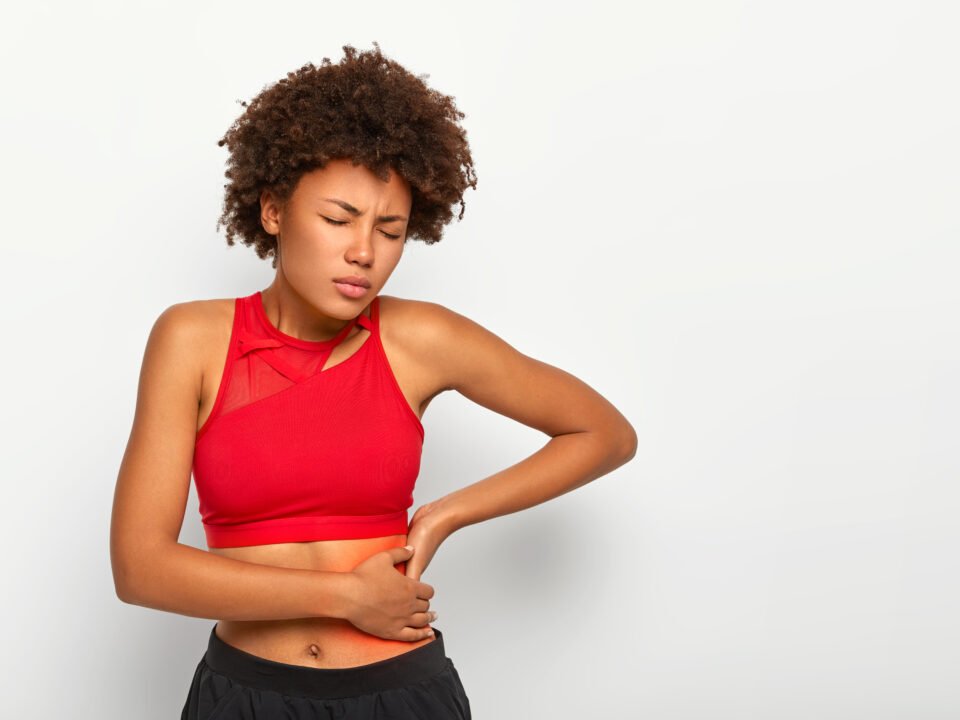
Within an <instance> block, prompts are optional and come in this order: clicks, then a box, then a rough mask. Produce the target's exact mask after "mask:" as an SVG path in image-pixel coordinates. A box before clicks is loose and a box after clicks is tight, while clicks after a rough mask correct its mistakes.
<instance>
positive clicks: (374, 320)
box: [356, 295, 380, 334]
mask: <svg viewBox="0 0 960 720" xmlns="http://www.w3.org/2000/svg"><path fill="white" fill-rule="evenodd" d="M379 309H380V296H379V295H377V296H376V297H375V298H374V299H373V300H372V301H371V302H370V316H369V317H367V316H366V315H364V314H363V313H360V314H359V315H357V317H356V323H357V325H359V326H360V327H362V328H364V329H365V330H369V331H370V333H371V334H376V332H377V330H378V329H379V328H380V313H379Z"/></svg>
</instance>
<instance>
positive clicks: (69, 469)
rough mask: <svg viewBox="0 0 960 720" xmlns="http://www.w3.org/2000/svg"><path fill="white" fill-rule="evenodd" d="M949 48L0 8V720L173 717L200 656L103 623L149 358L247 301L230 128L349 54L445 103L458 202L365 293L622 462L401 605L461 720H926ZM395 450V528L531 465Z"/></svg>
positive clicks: (462, 538)
mask: <svg viewBox="0 0 960 720" xmlns="http://www.w3.org/2000/svg"><path fill="white" fill-rule="evenodd" d="M958 31H960V12H958V10H957V6H956V5H955V4H953V3H948V2H942V3H931V2H910V3H908V2H850V1H847V0H830V1H829V2H746V1H744V2H730V1H726V2H687V1H680V2H669V3H668V2H658V3H639V4H626V3H613V2H609V1H603V2H589V3H581V4H578V5H577V6H576V7H572V6H568V5H566V4H557V3H538V4H516V3H493V2H486V3H484V4H483V5H481V4H478V3H469V4H468V3H456V4H455V3H449V2H432V3H395V2H391V3H379V2H369V0H367V1H365V2H355V3H349V2H341V3H274V4H267V3H240V2H231V3H226V2H216V3H214V2H206V3H170V2H164V3H160V2H155V3H143V2H139V3H134V2H124V3H120V2H116V3H108V2H93V3H91V2H86V3H67V2H56V3H54V2H42V1H34V2H30V3H20V4H19V5H18V7H17V8H16V9H15V10H11V9H7V10H6V11H5V12H4V18H3V21H2V23H0V54H2V61H3V62H2V70H0V72H2V81H3V102H2V113H0V122H2V126H0V142H2V143H3V146H2V158H3V161H2V170H0V173H2V183H3V185H2V191H3V199H4V208H5V212H4V218H3V220H4V230H3V249H4V262H3V264H2V267H3V280H4V282H3V291H4V297H3V309H4V314H3V318H2V322H3V341H2V346H3V353H2V362H3V377H4V378H5V380H6V383H5V390H4V399H3V402H2V417H0V422H2V427H0V431H2V437H3V445H4V449H3V454H2V463H3V466H2V467H0V473H2V478H3V488H4V499H5V502H4V503H3V522H2V532H3V547H4V550H5V552H4V576H5V577H4V582H3V585H4V592H3V593H2V597H3V599H2V601H0V602H2V617H3V622H4V627H3V651H2V662H3V666H2V668H0V673H2V677H3V678H4V689H3V692H2V693H0V715H2V716H3V717H9V718H14V717H30V718H60V717H71V718H74V719H76V720H79V719H86V718H98V719H99V718H150V719H152V718H157V719H160V718H172V717H178V716H179V712H180V709H181V707H182V704H183V701H184V698H185V697H186V692H187V689H188V686H189V683H190V680H191V678H192V674H193V670H194V668H195V666H196V663H197V661H198V660H199V658H200V655H201V654H202V652H203V650H204V648H205V643H206V640H207V635H208V632H209V628H210V627H211V625H212V623H213V621H212V620H207V619H202V618H191V617H185V616H180V615H174V614H169V613H164V612H160V611H156V610H150V609H147V608H143V607H138V606H133V605H127V604H124V603H122V602H121V601H120V600H118V599H117V597H116V596H115V594H114V588H113V581H112V577H111V571H110V565H109V555H108V538H109V532H108V531H109V523H110V510H111V502H112V496H113V489H114V483H115V481H116V475H117V471H118V467H119V463H120V459H121V456H122V453H123V450H124V447H125V444H126V440H127V435H128V433H129V430H130V423H131V420H132V416H133V409H134V402H135V399H136V398H135V393H136V382H137V376H138V373H139V366H140V360H141V358H142V353H143V349H144V344H145V341H146V338H147V334H148V332H149V329H150V327H151V325H152V323H153V321H154V320H155V319H156V317H157V315H158V314H159V313H160V312H161V311H162V310H163V309H164V308H165V307H167V306H169V305H171V304H173V303H176V302H182V301H186V300H192V299H200V298H212V297H235V296H237V295H241V294H249V293H251V292H253V291H254V290H256V289H258V288H264V287H266V286H267V285H268V284H269V282H270V279H271V277H272V274H273V270H272V269H271V268H270V266H269V261H261V260H259V259H257V258H256V256H255V254H254V253H253V251H252V249H249V248H246V247H244V246H241V245H238V246H235V247H233V248H228V247H227V245H226V243H225V240H224V236H223V234H222V231H220V232H218V231H216V230H215V228H214V226H215V223H216V219H217V217H218V216H219V213H220V204H221V201H222V190H223V183H224V182H225V178H224V177H223V170H224V163H225V160H226V157H227V151H226V148H220V147H218V146H217V144H216V142H217V140H218V139H219V138H220V137H221V136H222V134H223V133H224V132H225V130H226V129H227V127H229V125H230V123H231V122H232V121H233V119H234V118H235V117H236V116H237V115H239V114H240V113H241V112H242V110H243V108H242V107H241V106H240V105H239V104H238V102H237V101H238V100H240V99H245V100H249V99H251V98H252V97H253V96H254V95H256V94H257V93H258V92H259V91H260V90H261V89H262V88H263V87H264V86H265V85H267V84H269V83H273V82H275V81H276V80H277V79H279V78H281V77H283V76H284V75H285V73H286V72H288V71H291V70H293V69H295V68H298V67H300V66H301V65H303V64H305V63H306V62H314V63H315V64H319V62H320V61H321V58H322V57H324V56H329V57H330V58H331V59H332V60H333V61H334V62H338V61H339V60H340V58H341V57H342V51H341V47H342V45H344V44H351V45H353V46H354V47H356V48H358V49H360V50H364V49H369V48H371V47H372V41H374V40H377V41H379V43H380V45H381V47H382V49H383V51H384V52H385V53H386V54H387V55H388V56H390V57H392V58H394V59H396V60H397V61H399V62H400V63H402V64H403V65H404V66H405V67H407V68H408V69H410V70H411V71H413V72H415V73H427V74H429V79H428V82H429V84H430V85H431V86H433V87H435V88H437V89H439V90H441V91H442V92H445V93H448V94H452V95H454V96H455V97H456V100H457V104H458V106H459V107H460V109H461V110H463V111H464V112H465V113H466V118H465V119H464V121H463V123H464V126H465V127H466V128H467V131H468V137H469V140H470V142H471V147H472V151H473V154H474V159H475V162H476V170H477V174H478V178H479V181H478V186H477V189H476V191H473V190H471V191H468V193H467V195H466V202H467V207H466V213H465V216H464V219H463V221H461V222H459V223H457V222H454V223H453V224H452V225H451V226H449V227H448V229H447V231H446V235H445V237H444V239H443V241H442V242H441V243H439V244H437V245H434V246H432V247H427V246H425V245H423V244H422V243H412V244H411V245H410V246H408V248H407V251H406V254H405V257H404V259H403V261H402V262H401V264H400V266H399V268H398V269H397V272H396V273H395V275H394V276H393V278H392V279H391V281H390V283H389V284H388V286H387V288H385V292H386V293H387V294H393V295H399V296H402V297H413V298H419V299H426V300H431V301H434V302H439V303H442V304H444V305H446V306H448V307H450V308H451V309H454V310H456V311H458V312H460V313H462V314H464V315H467V316H468V317H471V318H472V319H474V320H476V321H477V322H479V323H481V324H483V325H484V326H485V327H487V328H488V329H490V330H492V331H493V332H495V333H497V334H498V335H500V336H501V337H503V338H504V339H506V340H507V341H508V342H510V343H511V344H513V345H514V346H515V347H517V348H518V349H519V350H521V351H522V352H525V353H527V354H529V355H532V356H534V357H537V358H539V359H541V360H543V361H545V362H549V363H551V364H554V365H556V366H558V367H562V368H564V369H565V370H567V371H569V372H572V373H573V374H575V375H577V376H578V377H580V378H582V379H583V380H584V381H586V382H588V383H589V384H590V385H591V386H593V387H594V388H595V389H596V390H598V391H599V392H601V393H602V394H604V395H605V396H606V397H607V398H608V399H609V400H610V401H611V402H613V403H614V404H615V405H616V406H617V407H618V408H620V410H621V411H622V412H623V413H624V414H625V415H626V416H627V418H628V419H630V421H631V422H632V423H633V424H634V427H635V428H636V430H637V432H638V434H639V439H640V445H639V450H638V452H637V455H636V457H635V459H634V460H633V461H632V462H631V463H629V464H628V465H625V466H623V467H621V468H620V469H618V470H617V471H615V472H613V473H611V474H609V475H607V476H605V477H603V478H601V479H599V480H597V481H595V482H594V483H591V484H589V485H587V486H584V487H582V488H580V489H578V490H576V491H574V492H571V493H569V494H567V495H564V496H562V497H560V498H557V499H556V500H554V501H551V502H548V503H545V504H543V505H540V506H537V507H535V508H532V509H530V510H528V511H525V512H520V513H516V514H513V515H509V516H505V517H501V518H497V519H494V520H492V521H489V522H487V523H482V524H478V525H473V526H469V527H467V528H464V529H463V530H462V531H460V532H459V533H456V534H455V535H453V536H452V537H451V538H450V539H449V540H448V541H447V542H446V543H445V544H444V545H443V546H442V547H441V548H440V551H439V552H438V554H437V556H436V557H435V558H434V560H433V562H432V564H431V566H430V567H429V568H428V569H427V572H426V573H425V574H424V577H423V579H424V580H425V581H427V582H430V583H431V584H433V585H434V586H435V588H436V591H437V593H436V597H435V598H434V601H433V603H432V607H433V608H434V609H436V610H437V611H438V612H439V613H440V618H439V619H438V621H437V623H436V626H437V627H439V628H440V629H441V630H442V631H443V632H444V635H445V639H446V647H447V653H448V655H449V656H450V657H451V658H453V659H454V661H455V663H456V665H457V668H458V670H459V672H460V674H461V677H462V679H463V682H464V686H465V688H466V690H467V693H468V695H469V697H470V700H471V704H472V707H473V711H474V717H475V718H477V719H478V720H490V719H492V718H498V719H502V720H512V719H514V718H516V719H521V718H571V719H572V718H583V717H591V718H613V717H616V718H644V719H646V720H674V719H681V718H684V719H686V718H691V719H692V718H697V719H699V718H711V719H712V720H720V719H726V718H730V719H733V718H736V719H737V720H742V719H744V718H757V719H764V720H766V719H768V718H778V720H792V719H794V718H796V719H798V720H800V719H803V720H807V719H808V718H818V719H820V720H828V719H833V718H843V719H847V718H870V720H882V719H886V718H904V717H910V718H912V719H917V718H948V717H949V718H955V717H957V716H958V714H960V690H958V687H960V684H958V678H960V652H958V650H957V648H958V645H960V626H958V619H957V617H958V616H957V606H958V601H960V574H958V570H960V567H958V564H960V561H958V557H960V553H958V550H960V547H958V545H960V543H958V530H957V514H958V511H960V491H958V489H957V479H958V469H960V468H958V466H960V461H958V456H957V451H956V440H957V437H958V432H960V419H958V410H957V408H958V407H960V392H958V380H957V368H958V360H960V332H958V310H960V294H958V290H957V287H956V285H955V284H954V285H953V286H951V284H950V283H951V281H955V280H956V277H957V275H958V260H960V251H958V231H960V220H958V215H957V207H958V191H960V178H958V168H960V141H958V135H960V133H958V121H960V101H958V97H960V96H958V92H957V79H958V69H960V50H958V44H957V42H956V40H957V36H958ZM424 425H425V426H426V445H425V449H424V461H423V468H422V475H421V477H420V480H419V482H418V486H417V491H416V494H415V501H416V502H415V505H414V508H413V509H415V508H416V507H417V506H419V505H420V504H423V503H424V502H427V501H429V500H431V499H434V498H436V497H438V496H439V495H442V494H446V493H448V492H450V491H451V490H453V489H455V488H457V487H460V486H462V485H464V484H468V483H470V482H474V481H476V480H479V479H481V478H483V477H485V476H487V475H489V474H491V473H493V472H496V471H498V470H500V469H502V468H504V467H506V466H508V465H511V464H513V463H515V462H517V461H519V460H520V459H522V458H523V457H525V456H526V455H528V454H530V453H532V452H534V451H535V450H536V449H537V448H539V447H540V446H541V445H542V444H543V443H544V442H545V441H546V437H545V436H543V435H542V434H541V433H539V432H537V431H535V430H532V429H531V428H528V427H526V426H523V425H520V424H518V423H515V422H513V421H510V420H508V419H506V418H503V417H501V416H499V415H496V414H495V413H491V412H490V411H487V410H485V409H483V408H481V407H479V406H476V405H473V404H472V403H470V402H469V401H467V400H466V399H464V398H463V397H462V396H459V395H457V394H455V393H445V394H443V395H442V396H440V397H439V398H438V399H437V400H436V401H434V402H433V403H432V404H431V406H430V409H429V410H428V411H427V413H426V415H425V417H424ZM413 509H412V510H413ZM412 510H411V512H412ZM181 541H182V542H185V543H188V544H191V545H195V546H197V547H205V546H204V545H203V538H202V532H201V526H200V520H199V516H198V514H197V506H196V496H195V493H194V491H193V490H191V495H190V504H189V506H188V508H187V514H186V519H185V521H184V528H183V532H182V535H181Z"/></svg>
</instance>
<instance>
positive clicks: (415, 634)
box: [397, 627, 433, 642]
mask: <svg viewBox="0 0 960 720" xmlns="http://www.w3.org/2000/svg"><path fill="white" fill-rule="evenodd" d="M428 637H433V630H432V629H431V628H426V627H424V628H412V627H405V628H404V629H403V630H401V631H400V634H399V635H398V636H397V640H406V641H407V642H416V641H417V640H423V639H425V638H428Z"/></svg>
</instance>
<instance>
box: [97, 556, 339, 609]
mask: <svg viewBox="0 0 960 720" xmlns="http://www.w3.org/2000/svg"><path fill="white" fill-rule="evenodd" d="M136 565H137V566H138V568H137V569H134V568H130V564H128V565H127V566H126V567H127V568H128V569H127V570H126V571H121V572H120V573H118V575H117V577H118V580H117V581H116V583H117V595H118V596H119V597H120V599H121V600H123V601H124V602H127V603H131V604H133V605H142V606H144V607H150V608H154V609H156V610H164V611H166V612H171V613H177V614H179V615H188V616H191V617H201V618H211V619H223V620H284V619H290V618H302V617H340V618H343V617H346V605H347V602H348V597H349V588H350V585H351V579H352V578H351V577H350V574H349V573H343V572H325V571H314V570H301V569H296V568H284V567H275V566H272V565H260V564H256V563H250V562H245V561H243V560H235V559H233V558H227V557H223V556H221V555H216V554H214V553H210V552H207V551H205V550H200V549H198V548H194V547H191V546H189V545H183V544H182V543H174V544H172V545H168V546H166V547H164V548H163V549H162V550H157V551H156V552H154V553H151V554H150V556H149V560H146V561H144V562H142V563H136Z"/></svg>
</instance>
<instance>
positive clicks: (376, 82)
mask: <svg viewBox="0 0 960 720" xmlns="http://www.w3.org/2000/svg"><path fill="white" fill-rule="evenodd" d="M373 45H374V48H375V50H370V51H366V52H360V53H358V52H357V51H356V50H355V49H354V48H353V47H351V46H350V45H344V46H343V51H344V54H345V55H344V58H343V60H341V61H340V62H339V63H338V64H337V65H333V64H331V62H330V58H326V57H325V58H323V62H322V64H321V66H320V67H316V66H315V65H314V64H313V63H307V64H306V65H304V66H303V67H301V68H300V69H299V70H296V71H294V72H290V73H288V74H287V76H286V78H283V79H281V80H279V81H277V82H276V83H274V84H273V85H267V86H266V87H265V88H264V89H263V90H262V91H261V92H260V94H259V95H257V96H256V97H255V98H254V99H253V100H251V101H250V102H249V103H246V102H243V101H240V100H238V101H237V102H239V103H240V104H241V105H243V106H244V107H245V108H246V110H245V111H244V112H243V114H242V115H241V116H240V117H239V118H237V119H236V120H235V121H234V123H233V124H232V125H231V126H230V129H229V130H228V131H227V133H226V134H225V135H224V136H223V138H222V139H221V140H220V141H219V142H218V143H217V144H218V145H219V146H221V147H222V146H223V145H227V147H228V148H229V151H230V157H229V160H228V162H227V170H226V172H225V173H224V175H225V177H227V178H228V179H229V180H230V182H229V183H227V184H226V185H224V188H225V191H226V192H225V198H224V203H223V214H222V215H221V216H220V219H219V220H218V221H217V230H219V229H220V227H221V226H224V227H226V235H227V244H228V245H231V246H232V245H234V244H235V238H236V237H239V238H240V241H241V242H243V243H244V244H245V245H250V246H252V247H253V248H254V249H255V250H256V253H257V256H258V257H260V258H261V259H264V258H267V257H269V256H271V255H272V256H273V267H276V266H277V254H276V251H277V242H276V238H275V237H274V236H273V235H270V234H269V233H267V232H266V231H265V230H264V229H263V225H262V224H261V223H260V196H261V193H262V192H263V191H264V190H270V191H271V192H272V194H273V195H274V196H275V197H277V198H278V199H279V201H280V202H281V203H283V202H285V201H287V200H289V199H290V196H291V195H292V194H293V191H294V190H295V188H296V186H297V183H298V182H299V180H300V177H301V176H302V175H303V174H304V173H306V172H309V171H311V170H314V169H316V168H320V167H323V166H324V165H325V164H326V162H327V161H328V160H330V159H333V158H340V157H346V158H351V159H352V162H353V163H354V164H363V165H364V166H365V167H367V168H368V169H369V170H370V171H371V172H373V173H375V174H376V175H377V176H378V177H380V178H381V179H383V180H384V181H386V180H387V178H388V176H389V175H388V173H389V171H390V170H393V171H395V172H397V173H399V174H400V175H401V176H402V177H403V178H404V179H405V180H406V181H407V182H408V183H409V184H410V189H411V194H412V206H411V209H410V219H409V222H408V223H407V236H406V240H409V239H414V238H416V239H420V240H423V241H424V242H426V243H427V244H428V245H432V244H433V243H435V242H438V241H439V240H440V239H441V237H442V236H443V227H444V225H446V224H448V223H449V222H450V221H451V219H452V217H453V211H452V209H451V208H452V206H453V204H454V203H459V204H460V213H459V215H458V216H457V219H458V220H462V219H463V213H464V210H465V209H466V204H465V203H464V200H463V193H464V192H465V191H466V189H467V187H472V188H476V186H477V178H476V174H475V173H474V169H473V158H472V157H471V155H470V147H469V145H468V143H467V134H466V131H465V130H464V129H463V128H462V127H461V126H460V124H459V121H460V120H461V119H462V118H463V117H465V115H464V113H462V112H460V111H459V110H458V109H457V106H456V104H455V103H454V99H453V97H451V96H449V95H444V94H442V93H440V92H438V91H436V90H433V89H431V88H429V87H427V85H426V83H425V82H424V80H425V79H426V78H428V77H429V75H427V74H424V75H413V74H412V73H410V72H409V71H408V70H406V69H405V68H404V67H403V66H401V65H400V64H398V63H397V62H395V61H394V60H391V59H389V58H387V57H385V56H384V55H383V54H382V53H381V52H380V46H379V45H378V44H377V43H376V42H374V43H373ZM406 240H405V241H406Z"/></svg>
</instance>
